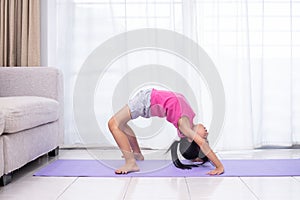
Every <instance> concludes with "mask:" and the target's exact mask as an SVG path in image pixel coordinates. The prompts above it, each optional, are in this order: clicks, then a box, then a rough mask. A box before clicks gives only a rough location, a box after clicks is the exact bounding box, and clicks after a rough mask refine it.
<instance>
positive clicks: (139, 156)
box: [122, 123, 144, 160]
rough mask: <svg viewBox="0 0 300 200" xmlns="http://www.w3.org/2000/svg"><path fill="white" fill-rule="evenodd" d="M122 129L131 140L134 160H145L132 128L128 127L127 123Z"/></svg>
mask: <svg viewBox="0 0 300 200" xmlns="http://www.w3.org/2000/svg"><path fill="white" fill-rule="evenodd" d="M122 129H123V131H124V132H125V133H126V135H127V138H128V140H129V144H130V146H131V149H132V151H133V153H134V158H135V159H136V160H144V156H143V155H142V153H141V149H140V146H139V144H138V141H137V139H136V136H135V134H134V132H133V130H132V129H131V128H130V126H128V124H127V123H126V124H125V125H124V127H123V128H122Z"/></svg>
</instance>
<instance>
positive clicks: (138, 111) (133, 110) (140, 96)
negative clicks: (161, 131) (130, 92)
mask: <svg viewBox="0 0 300 200" xmlns="http://www.w3.org/2000/svg"><path fill="white" fill-rule="evenodd" d="M151 92H152V89H147V90H141V91H139V92H138V93H137V94H136V95H135V96H134V97H132V98H131V99H129V101H128V107H129V110H130V114H131V119H136V118H138V117H144V118H149V117H151V114H150V105H151V103H150V100H151Z"/></svg>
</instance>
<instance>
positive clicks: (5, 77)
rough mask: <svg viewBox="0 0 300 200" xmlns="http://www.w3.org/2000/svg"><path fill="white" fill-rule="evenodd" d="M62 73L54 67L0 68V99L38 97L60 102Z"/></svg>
mask: <svg viewBox="0 0 300 200" xmlns="http://www.w3.org/2000/svg"><path fill="white" fill-rule="evenodd" d="M62 85H63V84H62V73H61V72H60V71H59V70H58V69H56V68H54V67H0V97H7V96H40V97H47V98H52V99H55V100H57V101H60V98H61V97H62V96H61V95H62V92H63V88H62Z"/></svg>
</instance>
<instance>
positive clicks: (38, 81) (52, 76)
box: [0, 67, 64, 144]
mask: <svg viewBox="0 0 300 200" xmlns="http://www.w3.org/2000/svg"><path fill="white" fill-rule="evenodd" d="M8 96H39V97H47V98H51V99H55V100H57V101H58V102H59V105H60V119H59V129H60V139H59V143H60V144H62V142H63V132H64V131H63V129H64V128H63V110H64V103H63V102H64V90H63V76H62V72H61V71H60V70H59V69H57V68H54V67H0V97H8Z"/></svg>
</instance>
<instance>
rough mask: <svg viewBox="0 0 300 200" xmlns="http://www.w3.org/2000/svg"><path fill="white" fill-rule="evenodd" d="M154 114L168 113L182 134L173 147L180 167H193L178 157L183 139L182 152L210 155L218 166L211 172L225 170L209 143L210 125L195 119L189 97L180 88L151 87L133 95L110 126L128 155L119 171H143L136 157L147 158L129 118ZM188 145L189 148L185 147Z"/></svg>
mask: <svg viewBox="0 0 300 200" xmlns="http://www.w3.org/2000/svg"><path fill="white" fill-rule="evenodd" d="M154 116H156V117H166V120H167V121H168V122H170V123H172V124H173V125H174V126H175V127H176V128H177V130H178V136H179V137H180V138H181V140H180V142H174V143H173V144H172V146H171V147H170V149H171V154H172V160H173V163H174V164H175V166H176V167H179V168H182V169H189V168H190V167H191V166H187V165H184V164H182V163H181V162H180V161H179V160H178V157H177V144H178V143H179V144H180V149H181V153H182V155H183V157H185V158H186V159H189V160H192V161H202V162H206V161H207V160H208V159H209V160H210V161H211V162H212V163H213V165H214V166H215V169H214V170H211V171H209V172H208V173H207V174H210V175H219V174H222V173H223V172H224V167H223V165H222V163H221V162H220V160H219V159H218V158H217V156H216V154H215V153H214V152H213V151H212V150H211V148H210V147H209V145H208V142H207V135H208V132H207V130H206V128H205V127H204V126H203V125H202V124H194V123H193V119H194V117H195V113H194V112H193V110H192V108H191V107H190V105H189V103H188V102H187V100H186V99H185V97H184V96H183V95H181V94H179V93H176V92H171V91H162V90H156V89H147V90H141V91H140V92H139V93H138V94H137V95H135V96H134V97H133V98H132V99H130V100H129V102H128V104H127V105H125V106H124V107H123V108H122V109H121V110H120V111H118V112H117V113H116V114H115V115H114V116H113V117H112V118H111V119H110V120H109V122H108V126H109V130H110V131H111V133H112V135H113V137H114V139H115V141H116V142H117V144H118V146H119V148H120V150H121V152H122V154H123V157H124V158H125V165H123V166H122V167H120V168H119V169H117V170H116V171H115V173H116V174H127V173H129V172H136V171H139V167H138V165H137V163H136V160H144V157H143V155H142V153H141V150H140V147H139V145H138V142H137V140H136V137H135V134H134V132H133V130H132V129H131V128H130V127H129V126H128V124H127V122H128V121H129V120H132V119H136V118H137V117H144V118H149V117H154ZM183 144H185V145H183ZM186 144H188V145H186ZM184 146H185V149H183V148H181V147H184ZM182 149H183V150H182ZM175 150H176V151H175ZM199 155H200V156H199ZM201 155H202V156H201Z"/></svg>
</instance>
